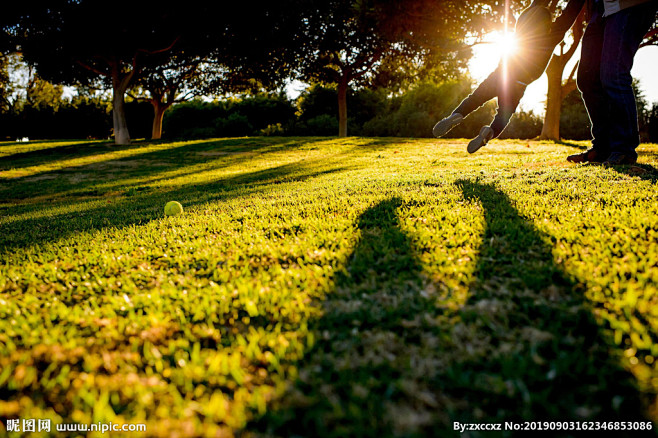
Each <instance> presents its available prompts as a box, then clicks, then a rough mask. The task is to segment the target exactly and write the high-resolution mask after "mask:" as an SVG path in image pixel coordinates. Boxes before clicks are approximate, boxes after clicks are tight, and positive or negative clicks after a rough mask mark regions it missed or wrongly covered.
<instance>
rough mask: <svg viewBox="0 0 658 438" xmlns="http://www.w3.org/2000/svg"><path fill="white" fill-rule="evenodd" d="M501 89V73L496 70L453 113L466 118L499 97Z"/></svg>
mask: <svg viewBox="0 0 658 438" xmlns="http://www.w3.org/2000/svg"><path fill="white" fill-rule="evenodd" d="M499 88H500V71H499V69H496V70H495V71H494V72H493V73H491V74H490V75H489V77H487V78H486V79H485V80H484V81H482V83H481V84H480V85H478V87H477V88H476V89H475V91H473V93H471V94H470V95H469V96H468V97H467V98H466V99H464V100H463V101H462V103H461V104H459V106H458V107H457V108H456V109H455V110H454V111H453V112H452V113H453V114H456V113H458V114H461V115H462V116H464V117H466V116H467V115H469V114H470V113H472V112H473V111H475V110H476V109H478V108H480V107H481V106H482V105H484V104H485V103H487V102H489V101H490V100H491V99H493V98H494V97H496V96H498V92H499Z"/></svg>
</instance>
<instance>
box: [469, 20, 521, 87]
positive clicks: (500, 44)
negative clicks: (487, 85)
mask: <svg viewBox="0 0 658 438" xmlns="http://www.w3.org/2000/svg"><path fill="white" fill-rule="evenodd" d="M517 50H518V44H517V41H516V37H515V36H514V34H513V33H509V32H508V33H505V32H491V33H489V34H487V35H486V36H485V37H484V38H483V40H482V42H481V43H479V44H476V45H475V47H474V48H473V57H472V58H471V60H470V62H469V63H468V68H469V71H470V74H471V76H472V77H473V78H474V79H475V80H478V81H479V80H482V79H484V78H486V77H487V76H488V75H489V73H491V72H492V71H494V69H495V68H496V66H497V65H498V63H499V62H500V60H501V59H503V58H504V57H509V56H511V55H512V54H514V53H515V52H516V51H517Z"/></svg>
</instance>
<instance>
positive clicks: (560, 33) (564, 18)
mask: <svg viewBox="0 0 658 438" xmlns="http://www.w3.org/2000/svg"><path fill="white" fill-rule="evenodd" d="M584 5H585V0H569V3H568V4H567V6H566V7H565V8H564V10H563V11H562V14H560V16H559V17H557V18H556V19H555V22H554V23H553V26H551V40H552V41H553V42H554V43H555V44H557V43H559V42H560V41H562V39H564V34H566V33H567V31H568V30H569V29H571V26H573V24H574V22H575V21H576V18H578V15H579V14H580V11H582V10H583V6H584Z"/></svg>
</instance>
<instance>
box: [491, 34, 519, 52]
mask: <svg viewBox="0 0 658 438" xmlns="http://www.w3.org/2000/svg"><path fill="white" fill-rule="evenodd" d="M494 38H495V39H494V40H493V41H492V42H493V44H494V45H495V46H496V51H497V52H498V53H499V54H500V56H510V55H512V54H514V52H516V50H517V48H518V45H517V41H516V37H515V36H514V34H513V33H509V32H508V33H502V34H501V33H499V34H498V35H497V36H495V37H494Z"/></svg>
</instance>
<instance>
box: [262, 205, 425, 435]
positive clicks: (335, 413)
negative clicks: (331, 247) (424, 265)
mask: <svg viewBox="0 0 658 438" xmlns="http://www.w3.org/2000/svg"><path fill="white" fill-rule="evenodd" d="M400 206H401V201H400V200H399V199H397V198H394V199H387V200H384V201H381V202H380V203H378V204H376V205H374V206H372V207H370V208H369V209H367V210H366V211H365V212H364V213H363V214H362V215H361V216H360V218H359V220H358V229H359V231H360V233H361V237H360V240H359V242H358V243H357V246H356V248H355V249H354V251H353V253H352V254H351V255H350V256H349V257H348V259H347V266H346V268H345V269H344V270H343V271H339V272H337V274H336V275H337V277H336V286H335V290H334V291H333V292H332V293H330V294H329V295H328V296H327V299H326V301H325V302H323V303H322V304H323V310H324V315H323V316H322V318H320V320H319V321H317V323H316V327H315V331H316V332H317V333H318V336H319V337H320V339H319V341H318V342H317V344H316V345H315V346H314V348H313V349H312V350H311V351H309V352H308V354H307V355H306V357H307V358H308V359H307V360H306V361H305V362H304V363H302V364H301V365H300V379H299V381H298V382H297V384H296V386H295V387H294V389H293V390H292V391H291V392H290V393H289V394H287V395H286V397H285V398H284V399H283V400H281V401H279V402H278V403H276V404H275V406H273V408H274V409H273V410H272V411H271V412H270V413H268V414H266V415H265V417H263V418H261V419H259V420H257V421H256V422H254V424H252V425H250V426H249V428H250V429H252V430H258V431H259V432H260V433H264V434H266V435H273V436H330V437H345V436H360V437H371V436H372V437H374V436H386V435H390V430H391V427H392V425H391V422H390V420H391V418H390V415H391V414H392V413H391V412H390V407H391V406H392V405H395V400H396V399H399V398H400V397H401V395H400V394H401V392H404V391H405V390H407V389H410V388H401V380H402V379H403V378H404V377H405V376H409V375H410V374H413V373H414V370H413V366H414V365H413V360H414V358H415V354H414V352H415V348H414V346H416V347H417V348H422V344H423V332H424V328H425V325H426V323H427V322H426V321H424V320H422V321H419V322H418V324H416V323H415V322H412V321H413V320H414V318H415V317H416V316H418V315H423V314H426V313H427V312H429V311H431V309H432V308H433V303H432V302H431V300H429V299H427V297H426V295H425V294H423V293H422V285H423V282H422V281H421V277H422V273H421V271H422V269H421V266H420V264H419V262H418V259H417V258H416V256H415V254H414V251H413V249H412V244H411V242H410V240H409V238H408V237H407V236H406V235H405V233H404V232H403V231H402V230H401V229H400V224H399V219H398V215H397V209H398V208H399V207H400ZM410 384H411V385H413V382H410Z"/></svg>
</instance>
